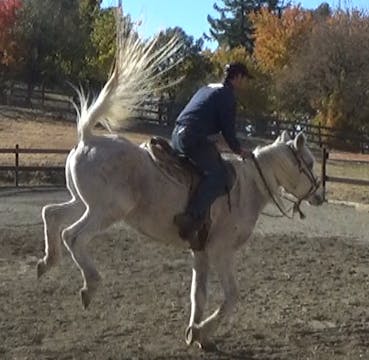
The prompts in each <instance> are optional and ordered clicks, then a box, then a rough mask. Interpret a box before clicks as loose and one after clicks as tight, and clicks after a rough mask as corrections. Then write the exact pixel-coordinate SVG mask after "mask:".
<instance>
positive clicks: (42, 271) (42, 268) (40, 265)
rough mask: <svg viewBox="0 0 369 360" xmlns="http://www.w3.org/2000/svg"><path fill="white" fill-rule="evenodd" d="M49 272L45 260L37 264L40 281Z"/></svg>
mask: <svg viewBox="0 0 369 360" xmlns="http://www.w3.org/2000/svg"><path fill="white" fill-rule="evenodd" d="M46 271H47V266H46V264H45V261H44V260H43V259H40V260H39V261H38V262H37V279H39V278H40V277H41V276H42V275H43V274H45V272H46Z"/></svg>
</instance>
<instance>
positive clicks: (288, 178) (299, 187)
mask: <svg viewBox="0 0 369 360" xmlns="http://www.w3.org/2000/svg"><path fill="white" fill-rule="evenodd" d="M275 143H277V144H276V145H278V143H283V144H284V145H285V146H284V148H285V154H284V158H285V160H286V161H284V162H283V163H284V166H283V172H284V174H283V175H282V176H280V180H281V183H280V185H281V186H282V187H283V188H284V190H285V191H286V192H287V193H290V194H292V195H294V196H295V197H296V198H297V199H298V203H300V202H301V201H302V200H306V201H308V202H309V203H310V204H311V205H321V204H322V203H323V196H322V193H321V190H320V189H319V187H320V181H319V179H318V177H317V176H316V175H315V174H314V163H315V159H314V156H313V154H312V153H311V151H310V149H309V148H308V146H307V143H306V138H305V135H304V134H303V133H302V132H300V133H299V134H298V135H297V136H296V137H295V138H294V139H291V138H290V136H289V135H288V133H287V131H284V132H283V133H282V134H281V136H279V137H278V138H277V140H276V141H275Z"/></svg>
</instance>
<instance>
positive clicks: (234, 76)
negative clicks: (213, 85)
mask: <svg viewBox="0 0 369 360" xmlns="http://www.w3.org/2000/svg"><path fill="white" fill-rule="evenodd" d="M252 78H253V76H252V75H251V74H250V72H249V71H248V70H247V67H246V66H245V65H244V64H242V63H240V62H232V63H229V64H227V65H226V66H225V67H224V83H225V84H232V86H233V87H234V88H236V89H237V88H239V87H241V85H242V83H243V82H244V81H246V79H252Z"/></svg>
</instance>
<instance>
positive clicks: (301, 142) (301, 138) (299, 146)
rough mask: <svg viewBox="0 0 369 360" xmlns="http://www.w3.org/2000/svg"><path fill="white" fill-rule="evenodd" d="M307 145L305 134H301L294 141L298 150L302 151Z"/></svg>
mask: <svg viewBox="0 0 369 360" xmlns="http://www.w3.org/2000/svg"><path fill="white" fill-rule="evenodd" d="M305 143H306V138H305V135H304V133H303V132H299V133H298V134H297V135H296V137H295V140H294V145H295V148H296V149H297V150H301V149H302V148H303V147H304V146H305Z"/></svg>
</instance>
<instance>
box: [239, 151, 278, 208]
mask: <svg viewBox="0 0 369 360" xmlns="http://www.w3.org/2000/svg"><path fill="white" fill-rule="evenodd" d="M256 161H257V162H258V165H259V168H260V170H261V172H262V174H260V172H259V170H258V169H257V166H256V164H255V163H254V162H253V161H252V160H249V161H247V162H245V163H243V164H242V165H241V167H242V171H241V172H240V174H239V176H240V182H241V183H243V185H242V188H243V192H244V193H245V194H244V196H245V197H246V198H249V199H252V200H253V202H254V203H255V210H257V211H260V212H261V211H262V210H263V208H264V207H265V206H266V205H267V204H268V202H270V201H272V196H271V195H273V197H277V194H278V188H279V185H278V181H277V178H276V174H275V172H274V169H273V167H272V166H271V162H272V160H271V158H270V154H268V153H263V154H259V155H258V156H257V159H256Z"/></svg>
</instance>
